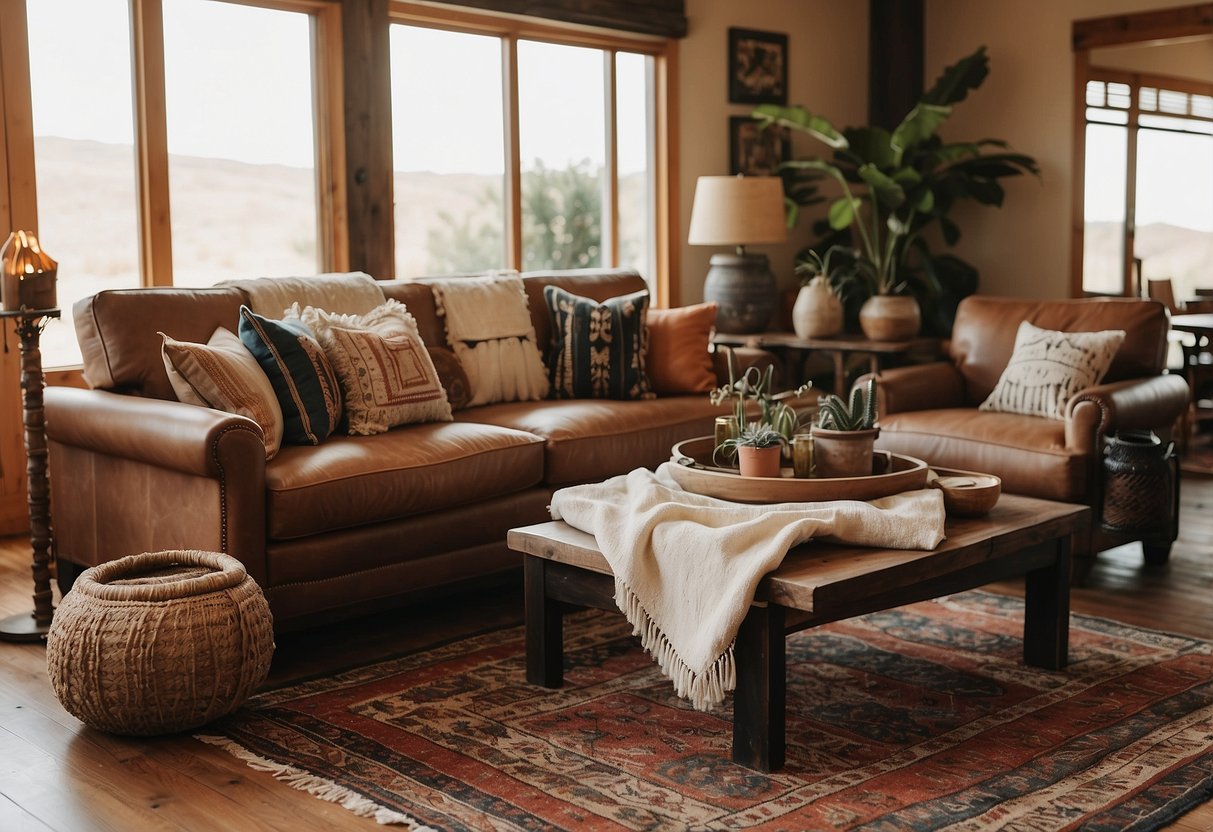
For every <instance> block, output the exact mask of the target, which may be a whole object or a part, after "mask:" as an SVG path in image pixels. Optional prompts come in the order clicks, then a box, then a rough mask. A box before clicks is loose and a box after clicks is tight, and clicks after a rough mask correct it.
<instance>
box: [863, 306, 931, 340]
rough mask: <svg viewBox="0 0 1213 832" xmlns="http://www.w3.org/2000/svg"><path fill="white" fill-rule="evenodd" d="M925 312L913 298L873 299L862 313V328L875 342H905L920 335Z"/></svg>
mask: <svg viewBox="0 0 1213 832" xmlns="http://www.w3.org/2000/svg"><path fill="white" fill-rule="evenodd" d="M921 325H922V311H921V310H920V309H919V308H918V301H917V300H916V299H915V298H914V296H913V295H872V297H870V298H868V299H867V301H866V302H865V303H864V305H863V308H861V309H860V310H859V326H860V328H861V329H862V330H863V334H864V335H866V336H868V338H869V339H870V340H872V341H904V340H905V339H907V338H913V337H914V336H915V335H917V334H918V328H919V327H920V326H921Z"/></svg>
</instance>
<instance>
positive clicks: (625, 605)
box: [615, 579, 737, 711]
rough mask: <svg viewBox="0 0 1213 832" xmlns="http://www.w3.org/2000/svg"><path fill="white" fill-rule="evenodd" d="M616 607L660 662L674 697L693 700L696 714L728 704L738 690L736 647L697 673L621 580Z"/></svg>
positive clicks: (616, 595)
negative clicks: (727, 697)
mask: <svg viewBox="0 0 1213 832" xmlns="http://www.w3.org/2000/svg"><path fill="white" fill-rule="evenodd" d="M615 603H616V604H618V605H619V609H620V610H622V611H623V614H624V617H626V618H627V620H628V623H629V624H631V625H632V634H633V635H636V636H639V637H640V645H641V646H642V647H644V649H645V650H646V651H648V653H649V655H650V656H652V657H653V660H654V661H656V662H657V665H658V667H660V668H661V672H662V673H664V674H665V675H666V676H667V677H668V678H669V679H670V681H672V682H673V683H674V693H676V694H678V696H680V697H681V698H683V699H689V700H690V701H691V707H693V708H694V709H695V710H697V711H707V710H710V709H711V708H712V707H713V706H714V705H719V704H720V703H721V702H723V701H724V695H725V693H727V692H728V691H731V690H733V689H734V688H736V687H737V666H736V664H735V663H734V661H733V647H734V645H733V644H730V645H729V646H728V648H727V649H726V650H725V651H724V652H723V653H721V654H720V655H719V656H718V657H717V658H716V661H714V662H712V663H711V664H710V665H709V666H708V668H707V669H706V670H704V671H703V672H702V673H696V672H695V671H693V670H691V668H690V667H688V666H687V664H686V662H684V661H683V660H682V657H681V656H679V655H678V653H677V652H676V651H675V650H674V647H673V645H671V644H670V641H669V639H668V638H666V635H665V633H664V632H662V630H661V628H660V627H658V626H657V624H656V623H655V622H654V621H653V619H652V618H650V617H649V614H648V612H647V611H646V610H645V608H644V606H643V605H642V604H641V603H640V599H639V598H637V597H636V594H635V593H634V592H632V590H630V589H629V588H628V587H627V585H626V584H624V583H623V582H622V581H620V580H618V579H616V581H615Z"/></svg>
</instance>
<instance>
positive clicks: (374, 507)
mask: <svg viewBox="0 0 1213 832" xmlns="http://www.w3.org/2000/svg"><path fill="white" fill-rule="evenodd" d="M542 478H543V444H542V440H541V439H540V438H539V437H537V436H532V435H530V434H527V433H522V432H520V431H517V430H510V429H508V428H500V427H495V426H491V425H479V424H458V423H452V422H432V423H427V424H418V425H408V426H406V427H402V428H397V429H395V430H391V431H388V432H387V433H381V434H377V435H375V436H358V437H351V436H340V437H333V438H331V439H329V440H328V441H326V442H325V443H323V444H321V445H317V446H315V447H310V446H309V447H305V446H293V447H285V448H283V449H282V450H281V451H279V453H278V456H277V457H275V458H274V460H273V462H271V463H269V464H268V465H267V466H266V471H265V481H266V503H267V506H266V511H267V515H268V536H269V537H270V538H271V539H275V540H284V539H290V538H297V537H304V536H306V535H311V534H319V533H321V532H329V531H335V530H338V529H346V528H351V527H354V526H362V525H366V524H370V523H381V522H384V521H387V520H395V519H398V518H401V517H407V516H410V515H414V514H421V513H422V512H428V511H435V510H438V509H444V508H449V507H451V506H458V505H466V504H469V503H475V502H477V501H479V500H484V499H487V498H489V497H495V496H499V495H504V494H509V493H511V492H514V491H521V490H522V489H524V488H528V487H530V486H533V485H536V484H538V483H539V482H540V481H541V480H542Z"/></svg>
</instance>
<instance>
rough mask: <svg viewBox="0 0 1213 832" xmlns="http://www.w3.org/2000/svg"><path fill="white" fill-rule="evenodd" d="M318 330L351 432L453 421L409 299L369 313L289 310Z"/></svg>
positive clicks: (364, 432)
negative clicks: (408, 305) (407, 302)
mask: <svg viewBox="0 0 1213 832" xmlns="http://www.w3.org/2000/svg"><path fill="white" fill-rule="evenodd" d="M288 314H291V315H297V316H298V317H299V318H300V319H302V321H303V322H304V323H305V324H307V325H308V326H310V327H311V328H312V329H313V330H315V332H316V335H317V337H319V339H320V343H321V345H322V346H323V347H324V351H325V353H326V354H327V355H328V357H329V360H330V361H331V362H332V363H333V367H334V368H335V369H336V370H337V377H338V378H339V379H341V388H342V392H343V393H344V394H345V415H346V417H347V418H348V420H349V432H350V433H351V434H362V435H369V434H373V433H383V432H384V431H386V430H388V429H389V428H391V427H395V426H396V425H403V424H407V423H409V422H449V421H451V406H450V404H449V403H448V402H447V398H446V393H445V392H443V389H442V384H441V383H440V382H439V381H438V372H437V371H436V370H435V369H434V362H433V361H431V360H430V354H429V352H427V351H426V348H425V343H424V342H423V341H422V340H421V335H420V333H418V331H417V322H416V321H415V320H413V316H412V315H410V314H409V313H408V310H406V309H405V308H404V304H402V303H400V302H398V301H395V300H389V301H388V302H387V303H384V304H382V305H380V306H377V307H375V308H374V309H372V310H371V311H370V312H367V313H366V314H365V315H338V314H335V313H332V312H325V311H324V310H323V309H316V308H315V307H311V306H309V307H307V308H305V309H303V310H302V311H300V310H299V308H298V305H296V306H294V307H292V308H291V309H290V310H288Z"/></svg>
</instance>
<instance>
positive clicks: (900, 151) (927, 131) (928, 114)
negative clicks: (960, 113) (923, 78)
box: [889, 101, 952, 166]
mask: <svg viewBox="0 0 1213 832" xmlns="http://www.w3.org/2000/svg"><path fill="white" fill-rule="evenodd" d="M951 114H952V108H951V107H948V106H944V105H941V104H927V103H925V102H922V101H920V102H919V103H918V104H916V105H915V106H914V109H913V110H910V113H909V115H907V116H906V117H905V118H904V119H902V121H901V124H899V125H897V129H895V130H894V131H893V136H892V138H891V139H890V140H889V144H890V145H891V146H892V148H893V164H894V165H898V166H900V165H901V160H902V158H903V157H904V156H905V152H906V151H907V150H909V149H911V148H913V147H915V146H917V145H919V144H921V143H922V142H924V141H926V140H927V139H928V138H929V137H930V136H932V135H934V134H935V131H936V130H937V129H938V128H939V125H941V124H943V123H944V122H945V121H946V120H947V118H948V116H950V115H951Z"/></svg>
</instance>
